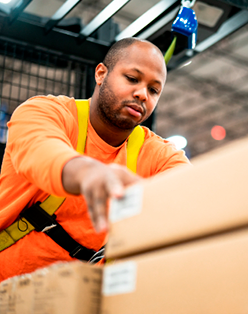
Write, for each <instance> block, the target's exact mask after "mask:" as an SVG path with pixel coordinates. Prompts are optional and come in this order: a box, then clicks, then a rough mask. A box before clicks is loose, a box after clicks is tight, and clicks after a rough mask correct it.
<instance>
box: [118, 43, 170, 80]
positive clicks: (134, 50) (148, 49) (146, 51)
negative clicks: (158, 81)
mask: <svg viewBox="0 0 248 314" xmlns="http://www.w3.org/2000/svg"><path fill="white" fill-rule="evenodd" d="M124 50H125V51H124ZM117 65H119V66H120V67H125V68H128V69H130V70H131V69H132V70H135V71H136V72H142V73H143V72H144V66H145V67H150V68H152V69H153V70H154V72H157V73H159V74H160V75H161V76H162V78H163V79H162V81H164V79H165V77H166V66H165V61H164V58H163V55H162V53H161V52H160V51H159V49H158V48H157V47H154V45H152V44H149V43H146V42H145V43H143V42H142V43H140V42H138V43H134V44H132V45H131V46H129V47H126V48H125V49H123V51H122V53H121V55H120V58H119V60H118V62H117Z"/></svg>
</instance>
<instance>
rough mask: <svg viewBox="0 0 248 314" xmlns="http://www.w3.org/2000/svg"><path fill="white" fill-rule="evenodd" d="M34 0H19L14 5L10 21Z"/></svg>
mask: <svg viewBox="0 0 248 314" xmlns="http://www.w3.org/2000/svg"><path fill="white" fill-rule="evenodd" d="M31 1H32V0H19V1H18V2H17V3H16V5H15V6H14V7H12V8H11V11H10V15H9V22H10V23H13V22H14V21H15V20H16V19H17V18H18V16H20V14H21V13H22V12H23V11H24V10H25V8H26V7H27V6H28V5H29V3H30V2H31Z"/></svg>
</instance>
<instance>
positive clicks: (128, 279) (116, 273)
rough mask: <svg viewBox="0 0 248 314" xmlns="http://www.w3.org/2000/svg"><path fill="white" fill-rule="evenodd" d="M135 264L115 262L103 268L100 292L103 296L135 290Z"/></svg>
mask: <svg viewBox="0 0 248 314" xmlns="http://www.w3.org/2000/svg"><path fill="white" fill-rule="evenodd" d="M136 277H137V265H136V263H134V262H126V263H122V264H116V265H112V266H109V267H106V268H105V269H104V273H103V286H102V293H103V294H104V295H105V296H110V295H116V294H123V293H130V292H133V291H134V290H135V287H136Z"/></svg>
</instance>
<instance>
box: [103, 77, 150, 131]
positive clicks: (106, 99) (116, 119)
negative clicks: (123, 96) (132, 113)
mask: <svg viewBox="0 0 248 314" xmlns="http://www.w3.org/2000/svg"><path fill="white" fill-rule="evenodd" d="M118 103H120V105H118ZM131 103H136V104H139V105H140V102H138V101H135V100H133V101H127V100H124V101H122V102H119V101H118V99H117V97H116V95H115V94H114V92H113V91H112V89H111V88H110V86H109V84H108V77H107V76H106V78H105V80H104V81H103V83H102V85H101V86H100V90H99V97H98V107H97V112H98V114H99V116H100V117H101V119H102V120H103V121H104V122H105V123H107V124H109V125H113V126H115V127H117V128H118V129H121V130H132V129H134V128H135V127H136V126H137V125H138V124H139V123H137V122H135V121H134V120H132V119H131V118H128V117H123V116H122V114H121V110H122V108H123V107H124V106H126V105H127V104H131ZM142 107H143V106H142ZM143 108H144V107H143Z"/></svg>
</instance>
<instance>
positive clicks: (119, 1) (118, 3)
mask: <svg viewBox="0 0 248 314" xmlns="http://www.w3.org/2000/svg"><path fill="white" fill-rule="evenodd" d="M129 1H130V0H113V1H112V2H111V3H110V4H109V5H107V6H106V8H105V9H103V10H102V11H101V12H100V13H99V14H98V15H97V16H96V17H95V18H94V19H93V20H92V21H91V22H90V23H89V24H88V25H86V26H85V27H84V28H83V29H82V31H81V32H80V34H79V35H78V41H79V42H80V43H82V42H83V41H85V39H86V38H88V37H89V36H90V35H92V34H93V33H94V32H95V31H96V30H98V28H100V27H101V26H102V25H103V24H104V23H106V22H107V21H108V20H109V19H110V18H111V17H112V16H113V15H114V14H116V13H117V12H118V11H119V10H120V9H121V8H122V7H124V6H125V5H126V4H127V3H128V2H129Z"/></svg>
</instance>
